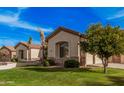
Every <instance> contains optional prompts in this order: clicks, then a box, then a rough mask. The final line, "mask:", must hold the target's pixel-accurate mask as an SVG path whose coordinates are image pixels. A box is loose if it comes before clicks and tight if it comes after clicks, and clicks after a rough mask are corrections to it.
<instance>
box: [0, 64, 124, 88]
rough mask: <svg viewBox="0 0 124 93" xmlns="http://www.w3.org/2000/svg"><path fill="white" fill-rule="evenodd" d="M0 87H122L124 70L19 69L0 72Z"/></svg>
mask: <svg viewBox="0 0 124 93" xmlns="http://www.w3.org/2000/svg"><path fill="white" fill-rule="evenodd" d="M0 85H2V86H3V85H4V86H7V85H8V86H9V85H11V86H28V85H29V86H40V85H45V86H47V85H49V86H58V85H60V86H66V85H67V86H84V85H91V86H92V85H93V86H96V85H97V86H99V85H120V86H121V85H122V86H123V85H124V70H121V69H110V68H109V69H108V74H103V69H102V68H92V69H82V68H77V69H75V68H73V69H66V68H45V67H39V66H38V67H37V66H36V67H33V66H32V67H21V68H14V69H11V70H3V71H0Z"/></svg>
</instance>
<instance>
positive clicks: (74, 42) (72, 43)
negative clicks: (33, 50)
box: [48, 31, 80, 58]
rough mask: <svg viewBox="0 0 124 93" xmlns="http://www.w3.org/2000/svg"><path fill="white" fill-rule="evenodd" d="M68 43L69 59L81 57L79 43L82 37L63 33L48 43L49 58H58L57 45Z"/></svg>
mask: <svg viewBox="0 0 124 93" xmlns="http://www.w3.org/2000/svg"><path fill="white" fill-rule="evenodd" d="M61 41H66V42H68V45H69V48H68V49H69V54H68V56H69V57H79V56H80V51H79V48H78V43H79V41H80V37H79V36H76V35H73V34H70V33H67V32H64V31H61V32H59V33H58V34H57V35H55V36H54V37H52V38H51V39H49V41H48V57H53V58H56V50H55V49H56V43H58V42H61Z"/></svg>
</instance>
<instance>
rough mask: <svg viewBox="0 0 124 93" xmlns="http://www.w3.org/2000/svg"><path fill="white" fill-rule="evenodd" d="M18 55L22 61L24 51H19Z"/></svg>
mask: <svg viewBox="0 0 124 93" xmlns="http://www.w3.org/2000/svg"><path fill="white" fill-rule="evenodd" d="M19 55H20V58H21V59H24V51H23V50H19Z"/></svg>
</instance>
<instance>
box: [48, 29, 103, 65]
mask: <svg viewBox="0 0 124 93" xmlns="http://www.w3.org/2000/svg"><path fill="white" fill-rule="evenodd" d="M83 40H86V39H85V36H84V35H83V34H80V33H79V32H76V31H73V30H70V29H67V28H64V27H59V28H57V29H56V30H55V31H54V32H53V33H51V34H50V35H49V36H48V37H47V38H46V42H47V44H48V58H49V59H54V60H55V62H56V63H59V64H63V63H64V61H65V60H67V59H75V60H77V61H79V62H80V65H84V64H86V65H90V64H96V63H102V62H101V60H100V59H99V58H98V57H97V56H95V55H91V54H89V53H84V52H81V51H80V42H81V41H83Z"/></svg>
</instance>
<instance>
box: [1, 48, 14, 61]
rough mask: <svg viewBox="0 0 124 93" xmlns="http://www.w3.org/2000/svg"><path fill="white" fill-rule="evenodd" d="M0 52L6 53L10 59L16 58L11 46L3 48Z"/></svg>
mask: <svg viewBox="0 0 124 93" xmlns="http://www.w3.org/2000/svg"><path fill="white" fill-rule="evenodd" d="M0 51H3V52H6V53H8V54H9V55H10V59H12V58H13V57H14V56H16V50H15V48H14V47H13V46H3V47H1V49H0Z"/></svg>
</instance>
